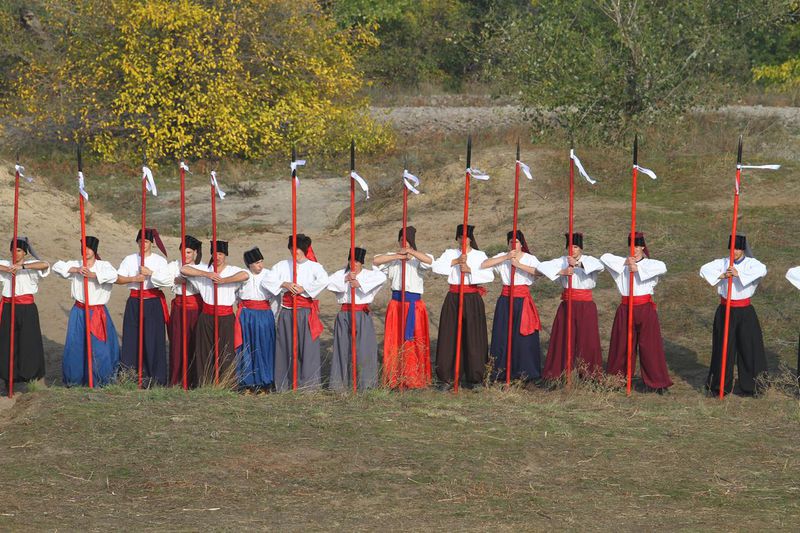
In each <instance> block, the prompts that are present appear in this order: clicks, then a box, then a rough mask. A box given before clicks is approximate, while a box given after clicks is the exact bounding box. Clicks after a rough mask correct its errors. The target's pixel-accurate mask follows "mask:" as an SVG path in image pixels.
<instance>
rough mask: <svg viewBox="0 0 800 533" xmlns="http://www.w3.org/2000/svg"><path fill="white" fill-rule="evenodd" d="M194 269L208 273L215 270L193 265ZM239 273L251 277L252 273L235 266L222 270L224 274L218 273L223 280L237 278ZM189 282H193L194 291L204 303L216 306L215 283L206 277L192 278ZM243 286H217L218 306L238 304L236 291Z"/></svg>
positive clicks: (230, 284)
mask: <svg viewBox="0 0 800 533" xmlns="http://www.w3.org/2000/svg"><path fill="white" fill-rule="evenodd" d="M191 266H192V267H193V268H196V269H197V270H205V271H206V272H211V271H213V270H214V269H213V268H212V267H209V266H205V265H191ZM239 272H246V273H247V275H248V276H250V271H248V270H245V269H243V268H239V267H236V266H233V265H225V268H224V269H222V272H218V274H219V275H220V276H222V277H223V278H229V277H231V276H235V275H236V274H238V273H239ZM189 281H190V282H191V284H192V286H193V287H194V289H195V290H196V291H197V292H198V294H200V297H201V298H202V299H203V302H204V303H207V304H209V305H214V282H213V281H211V280H210V279H208V278H206V277H204V276H190V277H189ZM241 285H242V282H238V283H220V284H218V285H217V305H233V304H234V303H235V302H236V291H237V290H238V289H239V287H240V286H241Z"/></svg>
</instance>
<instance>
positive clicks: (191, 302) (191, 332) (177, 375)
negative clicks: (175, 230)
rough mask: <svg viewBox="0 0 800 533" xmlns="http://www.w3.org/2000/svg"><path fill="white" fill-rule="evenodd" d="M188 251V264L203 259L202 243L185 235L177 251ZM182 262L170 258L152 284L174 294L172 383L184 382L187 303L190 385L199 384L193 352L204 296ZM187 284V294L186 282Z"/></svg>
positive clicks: (170, 359)
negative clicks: (184, 333)
mask: <svg viewBox="0 0 800 533" xmlns="http://www.w3.org/2000/svg"><path fill="white" fill-rule="evenodd" d="M181 249H183V250H185V252H184V253H185V258H184V262H185V263H186V264H187V265H199V264H200V261H202V259H203V243H201V242H200V241H199V240H197V239H196V238H194V237H192V236H191V235H186V238H185V239H184V245H183V246H179V247H178V250H181ZM182 266H183V262H181V261H180V260H179V259H176V260H175V261H171V262H170V263H168V264H167V266H166V267H165V268H162V269H160V270H156V271H155V272H153V275H152V276H151V277H150V279H151V281H152V282H153V285H154V286H156V287H158V288H159V289H162V290H163V289H170V290H172V293H173V294H174V295H175V297H174V298H173V299H172V308H171V309H170V313H169V325H168V327H167V336H168V337H169V384H170V385H181V384H182V383H183V330H182V327H183V307H184V306H186V358H187V369H186V381H187V384H188V385H189V386H190V387H194V386H196V385H197V384H196V382H195V378H196V376H197V370H196V369H195V368H194V351H195V345H196V336H195V326H196V325H197V319H198V318H199V317H200V311H201V310H202V308H203V299H202V298H201V297H200V295H199V294H198V293H197V291H195V289H194V287H192V284H191V283H188V280H186V278H184V276H182V275H181V267H182ZM184 281H187V283H186V295H184V294H183V284H184Z"/></svg>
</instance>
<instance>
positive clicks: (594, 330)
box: [542, 301, 603, 379]
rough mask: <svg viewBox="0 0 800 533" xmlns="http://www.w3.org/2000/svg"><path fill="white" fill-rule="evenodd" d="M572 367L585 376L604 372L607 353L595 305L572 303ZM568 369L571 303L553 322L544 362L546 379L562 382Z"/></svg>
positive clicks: (561, 310)
mask: <svg viewBox="0 0 800 533" xmlns="http://www.w3.org/2000/svg"><path fill="white" fill-rule="evenodd" d="M572 368H575V369H578V370H580V371H581V375H584V376H588V377H591V376H597V375H599V374H601V373H602V372H603V352H602V350H601V348H600V330H599V329H598V326H597V306H596V305H595V303H594V302H592V301H589V302H576V301H573V302H572ZM566 370H567V302H564V301H562V302H561V305H559V306H558V310H557V311H556V318H555V320H553V329H552V330H551V332H550V346H549V347H548V348H547V359H546V360H545V362H544V372H543V373H542V377H544V378H545V379H558V378H560V377H561V376H562V375H563V374H564V372H566Z"/></svg>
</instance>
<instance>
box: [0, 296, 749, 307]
mask: <svg viewBox="0 0 800 533" xmlns="http://www.w3.org/2000/svg"><path fill="white" fill-rule="evenodd" d="M3 300H4V301H5V298H4V299H3ZM719 305H727V299H726V298H722V297H720V299H719ZM749 306H750V298H744V299H742V300H734V299H731V307H749Z"/></svg>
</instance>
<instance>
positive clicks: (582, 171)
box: [569, 150, 597, 185]
mask: <svg viewBox="0 0 800 533" xmlns="http://www.w3.org/2000/svg"><path fill="white" fill-rule="evenodd" d="M569 157H570V159H572V160H573V161H575V166H576V167H577V168H578V174H580V175H581V176H583V179H585V180H586V181H588V182H589V185H595V184H596V183H597V180H594V179H592V178H591V177H590V176H589V174H587V173H586V169H585V168H583V164H582V163H581V160H580V159H578V156H577V155H576V154H575V150H570V151H569Z"/></svg>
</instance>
